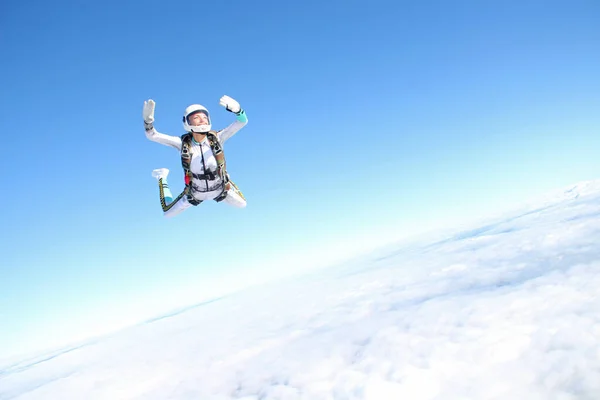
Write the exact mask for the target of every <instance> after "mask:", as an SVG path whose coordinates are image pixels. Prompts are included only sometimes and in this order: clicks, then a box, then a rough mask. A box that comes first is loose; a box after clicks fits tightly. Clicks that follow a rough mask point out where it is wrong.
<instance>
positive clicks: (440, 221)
mask: <svg viewBox="0 0 600 400" xmlns="http://www.w3.org/2000/svg"><path fill="white" fill-rule="evenodd" d="M598 15H600V3H599V2H597V1H592V0H590V1H502V2H500V1H498V2H479V1H456V2H447V1H441V0H440V1H424V2H408V1H372V2H364V1H361V2H358V1H303V2H274V1H273V2H271V1H256V2H238V1H229V2H220V1H219V2H218V1H213V2H200V1H187V2H182V1H173V2H169V4H166V2H159V1H148V2H138V1H131V2H116V1H115V2H113V1H108V2H90V3H88V2H85V3H84V2H77V1H64V2H55V3H50V2H38V1H29V2H17V1H8V2H6V1H5V2H3V3H2V5H1V6H0V54H1V59H2V62H0V79H1V82H2V84H1V90H0V110H1V114H2V118H0V132H2V142H1V143H2V144H1V152H0V163H1V164H0V166H1V167H2V171H4V172H5V173H4V182H3V185H2V194H3V195H2V196H1V197H0V205H1V206H2V219H1V224H2V231H3V240H2V241H1V244H0V250H1V252H2V255H3V257H2V262H1V265H0V344H1V346H0V347H1V348H2V352H1V353H0V357H1V356H3V355H9V354H14V353H22V352H28V351H33V350H36V349H39V348H44V347H48V346H54V345H56V344H61V343H66V342H68V341H71V340H75V339H80V338H84V337H86V336H89V335H94V334H99V333H103V332H106V331H109V330H111V329H114V328H116V327H119V326H122V325H126V324H129V323H133V322H135V321H139V320H141V319H144V318H147V317H148V316H150V315H153V314H156V313H158V312H162V311H163V310H168V309H170V308H173V307H178V306H182V305H185V304H190V303H194V302H197V301H200V300H202V299H204V298H207V297H211V296H214V295H218V294H220V293H222V292H223V291H226V290H229V289H232V288H235V287H237V286H240V285H243V284H248V283H251V282H254V281H261V280H264V279H267V278H268V277H273V276H275V275H283V274H285V273H287V272H291V271H296V270H298V269H301V268H304V267H306V268H308V267H310V266H313V265H315V264H317V263H318V262H319V260H320V262H321V263H323V262H327V261H330V260H331V261H333V260H336V259H339V258H342V257H344V256H349V255H351V254H353V253H355V252H359V251H362V250H366V249H368V248H369V247H371V246H374V245H375V244H376V243H382V242H384V241H389V240H393V239H395V238H399V237H403V236H407V235H411V234H414V233H416V232H419V231H422V230H425V229H429V228H433V227H437V226H444V225H448V224H452V223H454V222H456V221H461V220H464V219H466V218H472V217H474V216H478V215H485V214H486V213H488V212H492V211H494V210H498V209H501V208H504V207H507V205H509V204H513V203H515V202H518V201H521V200H523V199H526V198H528V197H530V196H533V195H536V194H538V193H540V192H544V191H547V190H550V189H554V188H556V187H560V186H563V185H567V184H571V183H575V182H578V181H582V180H587V179H595V178H597V177H598V174H599V173H600V158H599V157H598V149H599V145H600V135H599V131H600V111H599V110H600V78H599V75H598V71H600V26H599V25H598V22H597V21H598V18H597V17H598ZM224 94H227V95H230V96H232V97H233V98H235V99H237V100H238V101H239V102H240V103H241V105H242V107H243V108H244V109H245V110H246V111H247V115H248V118H249V123H248V125H247V126H246V127H245V128H244V129H243V130H241V131H240V132H238V134H236V136H234V137H233V138H232V139H231V140H230V141H228V142H227V144H226V146H225V150H226V155H227V162H228V169H229V172H230V174H231V176H232V178H233V180H234V181H235V182H236V183H237V184H238V186H240V188H241V189H242V191H243V192H244V194H245V195H246V197H247V199H248V207H247V208H246V209H243V210H239V209H234V208H231V207H228V206H227V205H224V204H216V203H214V202H209V203H205V204H202V205H201V206H199V207H197V208H194V209H188V210H187V211H186V212H185V213H184V214H181V215H179V216H177V217H176V218H175V219H165V218H163V217H162V212H161V209H160V205H159V201H158V189H157V186H156V183H155V181H154V179H153V178H152V177H151V175H150V173H151V171H152V169H154V168H159V167H166V168H169V169H171V171H172V172H171V175H170V179H169V182H170V184H171V186H172V188H173V191H174V192H175V193H178V192H179V191H180V190H181V189H182V188H183V182H182V171H181V168H180V159H179V155H178V154H177V152H176V151H174V150H173V149H170V148H168V147H165V146H161V145H159V144H156V143H153V142H150V141H148V140H147V139H146V138H145V136H144V131H143V124H142V117H141V112H142V105H143V101H144V100H146V99H148V98H152V99H154V100H155V101H156V114H155V117H156V123H155V125H156V127H157V129H158V130H159V131H161V132H164V133H169V134H173V135H180V134H182V133H183V128H182V125H181V116H182V112H183V110H184V109H185V107H186V106H188V105H189V104H191V103H201V104H203V105H205V106H206V107H208V108H209V110H210V111H211V114H212V119H213V127H214V128H217V129H220V128H223V127H225V126H226V125H228V124H229V123H231V122H233V121H234V116H233V115H232V114H230V113H228V112H227V111H225V110H224V109H223V108H222V107H220V106H219V105H218V101H219V98H220V97H221V96H222V95H224Z"/></svg>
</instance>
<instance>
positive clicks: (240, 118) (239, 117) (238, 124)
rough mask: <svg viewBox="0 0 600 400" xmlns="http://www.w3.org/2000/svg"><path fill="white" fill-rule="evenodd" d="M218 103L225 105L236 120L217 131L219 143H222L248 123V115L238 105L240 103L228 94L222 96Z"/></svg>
mask: <svg viewBox="0 0 600 400" xmlns="http://www.w3.org/2000/svg"><path fill="white" fill-rule="evenodd" d="M219 104H220V105H222V106H223V107H225V109H227V111H230V112H232V113H234V114H235V115H236V121H235V122H234V123H232V124H231V125H229V126H228V127H227V128H225V129H223V130H221V131H219V132H217V137H218V138H219V141H220V142H221V143H224V142H225V141H226V140H227V139H229V138H230V137H232V136H233V135H235V134H236V133H237V131H239V130H240V129H242V128H243V127H244V126H246V124H247V123H248V117H246V112H245V111H244V110H243V109H242V107H240V103H238V102H237V101H235V100H234V99H232V98H231V97H229V96H223V97H221V99H220V100H219Z"/></svg>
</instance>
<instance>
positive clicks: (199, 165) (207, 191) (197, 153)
mask: <svg viewBox="0 0 600 400" xmlns="http://www.w3.org/2000/svg"><path fill="white" fill-rule="evenodd" d="M246 124H247V120H246V119H245V118H244V119H243V120H242V121H240V120H237V121H235V122H234V123H232V124H231V125H229V126H228V127H227V128H225V129H223V130H221V131H218V132H217V138H218V139H219V142H220V143H221V145H223V143H225V141H227V139H229V138H230V137H232V136H233V135H234V134H235V133H236V132H237V131H239V130H240V129H242V128H243V127H244V126H245V125H246ZM146 137H147V138H148V139H150V140H152V141H153V142H156V143H160V144H164V145H165V146H169V147H173V148H175V149H177V151H179V153H180V154H181V146H182V143H181V137H179V136H170V135H165V134H164V133H160V132H158V131H157V130H156V129H154V128H152V129H151V130H148V131H146ZM190 147H191V148H190V152H191V156H192V159H191V162H190V170H191V172H192V173H194V174H197V175H208V174H209V173H212V174H213V175H215V179H197V178H194V179H193V180H192V191H191V193H192V196H193V197H194V198H195V199H196V200H201V201H205V200H214V199H215V198H216V197H217V196H219V195H220V194H221V193H222V192H223V180H222V179H221V177H220V176H219V174H218V173H217V159H216V158H215V156H214V154H213V152H212V149H211V148H210V144H209V142H208V138H206V137H205V138H204V140H202V142H200V143H198V142H196V141H195V140H194V139H192V141H191V146H190ZM223 201H224V202H226V203H228V204H230V205H232V206H234V207H239V208H243V207H246V200H245V199H244V198H243V197H242V196H241V195H240V193H239V192H238V190H237V188H235V187H234V186H233V185H232V187H231V189H230V190H229V191H228V192H227V197H225V199H224V200H223ZM191 206H192V205H191V204H190V203H189V202H188V200H187V197H186V196H183V197H182V198H181V199H180V200H179V201H178V202H177V204H174V205H173V206H172V207H171V208H170V209H169V210H167V211H165V213H164V215H165V217H173V216H175V215H177V214H179V213H181V212H182V211H184V210H186V209H187V208H188V207H191Z"/></svg>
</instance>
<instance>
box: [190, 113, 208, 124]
mask: <svg viewBox="0 0 600 400" xmlns="http://www.w3.org/2000/svg"><path fill="white" fill-rule="evenodd" d="M188 124H190V125H192V126H200V125H208V115H206V113H204V112H203V111H198V112H195V113H194V114H192V115H190V116H189V117H188Z"/></svg>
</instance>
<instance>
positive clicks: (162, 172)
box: [152, 168, 169, 180]
mask: <svg viewBox="0 0 600 400" xmlns="http://www.w3.org/2000/svg"><path fill="white" fill-rule="evenodd" d="M168 175H169V170H168V169H167V168H158V169H155V170H154V171H152V177H153V178H156V180H159V179H161V178H162V179H163V180H166V179H167V176H168Z"/></svg>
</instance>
